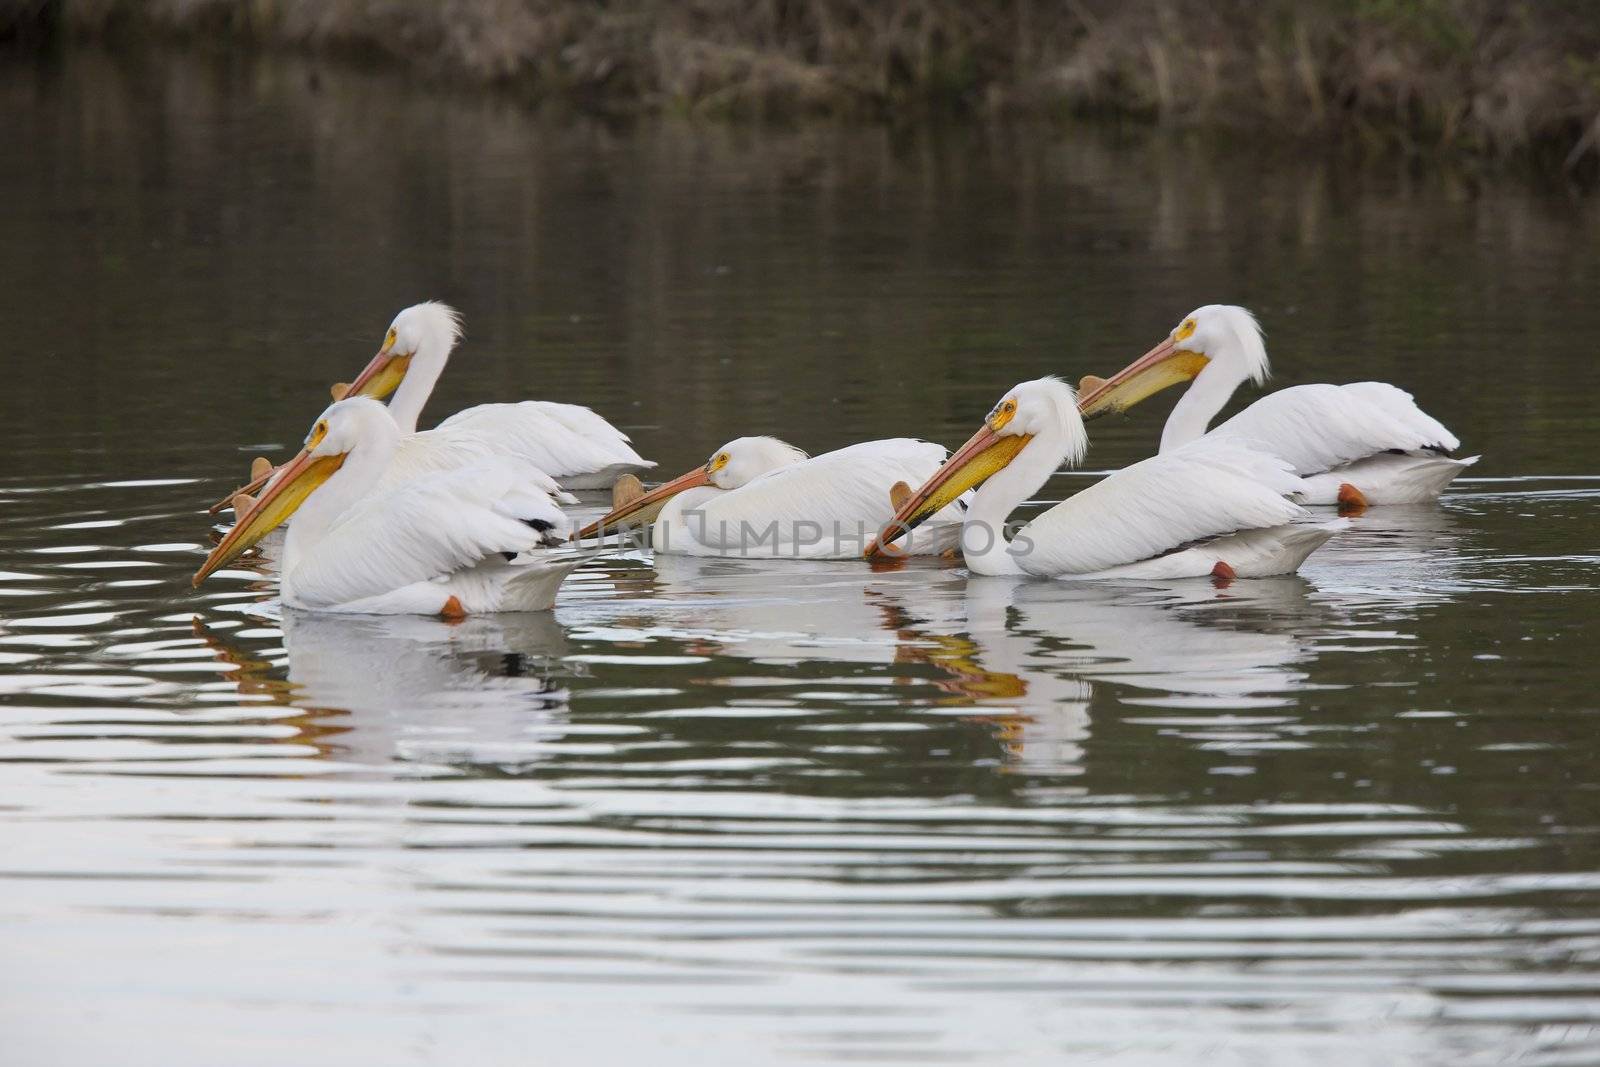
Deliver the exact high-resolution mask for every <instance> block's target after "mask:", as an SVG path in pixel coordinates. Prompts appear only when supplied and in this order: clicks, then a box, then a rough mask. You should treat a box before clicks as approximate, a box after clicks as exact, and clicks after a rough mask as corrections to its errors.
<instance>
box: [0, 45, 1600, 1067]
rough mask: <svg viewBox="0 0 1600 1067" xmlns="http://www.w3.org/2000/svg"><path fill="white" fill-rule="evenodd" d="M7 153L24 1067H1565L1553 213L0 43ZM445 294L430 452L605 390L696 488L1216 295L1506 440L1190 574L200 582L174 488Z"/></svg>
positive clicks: (1503, 186) (970, 392) (1574, 927)
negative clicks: (1416, 488)
mask: <svg viewBox="0 0 1600 1067" xmlns="http://www.w3.org/2000/svg"><path fill="white" fill-rule="evenodd" d="M0 138H3V140H4V143H6V144H8V145H11V146H12V149H11V150H10V151H7V152H4V153H0V291H3V292H4V294H5V296H4V299H3V303H0V308H3V310H0V322H3V323H4V328H5V333H6V339H7V345H6V352H5V357H4V361H5V367H6V372H7V384H6V388H5V389H4V390H3V391H0V461H3V465H0V597H3V600H0V927H3V932H0V938H3V944H4V949H3V950H0V954H3V958H4V965H3V966H0V1027H3V1030H4V1032H5V1034H6V1035H7V1037H6V1045H7V1053H6V1055H5V1056H4V1057H3V1058H4V1059H5V1061H6V1062H7V1063H13V1062H14V1063H18V1064H57V1063H60V1064H69V1063H70V1064H79V1063H104V1062H119V1063H128V1064H135V1063H136V1064H160V1065H162V1067H172V1065H174V1064H179V1065H188V1064H195V1065H200V1064H205V1065H213V1064H220V1063H226V1064H230V1065H232V1064H282V1063H288V1062H330V1063H331V1062H341V1063H362V1064H366V1063H371V1064H456V1063H468V1062H478V1063H512V1062H516V1063H523V1062H530V1061H544V1062H561V1063H579V1062H591V1063H650V1064H703V1063H707V1062H719V1063H724V1062H725V1063H766V1062H856V1061H869V1062H884V1063H919V1064H922V1063H943V1062H951V1063H985V1064H987V1063H1003V1064H1012V1063H1018V1064H1021V1063H1028V1064H1032V1063H1040V1064H1043V1063H1060V1062H1064V1061H1066V1060H1067V1059H1068V1058H1070V1059H1071V1060H1072V1061H1073V1062H1077V1061H1080V1060H1088V1059H1096V1060H1112V1061H1116V1062H1125V1063H1137V1064H1191V1063H1195V1062H1200V1061H1202V1060H1203V1061H1205V1062H1209V1063H1214V1064H1268V1063H1271V1064H1283V1063H1319V1064H1321V1063H1335V1062H1337V1063H1351V1064H1355V1063H1359V1064H1418V1063H1441V1064H1442V1063H1448V1064H1452V1065H1459V1064H1476V1063H1504V1062H1516V1063H1519V1064H1578V1063H1594V1062H1597V1061H1600V836H1597V835H1600V802H1597V801H1600V797H1597V793H1596V786H1597V780H1600V779H1597V775H1596V772H1595V767H1596V766H1597V765H1600V730H1597V725H1600V696H1597V684H1600V666H1597V660H1600V657H1597V656H1596V653H1595V646H1594V634H1593V631H1592V629H1591V626H1590V622H1591V620H1592V619H1593V618H1594V617H1595V615H1596V612H1597V611H1600V589H1597V582H1596V580H1595V573H1596V571H1595V564H1596V553H1597V548H1600V546H1597V543H1596V539H1595V531H1596V518H1597V516H1600V478H1596V477H1595V476H1594V474H1595V469H1596V468H1595V463H1594V458H1593V454H1594V444H1595V441H1596V432H1595V431H1596V426H1595V420H1594V416H1593V415H1592V398H1593V397H1594V396H1595V394H1596V389H1597V386H1600V367H1597V361H1596V360H1595V358H1594V346H1595V339H1596V338H1597V337H1600V302H1597V301H1596V300H1595V299H1594V294H1595V293H1596V292H1600V240H1597V238H1600V218H1597V209H1596V207H1595V205H1594V204H1592V203H1590V202H1587V201H1584V200H1580V199H1572V198H1569V197H1568V196H1566V195H1564V194H1562V193H1561V192H1559V191H1554V192H1544V191H1539V190H1534V189H1530V188H1528V187H1525V186H1519V185H1516V184H1514V183H1511V182H1506V181H1501V180H1478V179H1476V178H1473V177H1472V176H1470V175H1466V176H1463V175H1453V174H1443V175H1441V174H1437V173H1432V172H1429V173H1422V174H1419V173H1415V172H1413V171H1411V170H1409V169H1407V168H1406V166H1405V165H1404V164H1383V165H1377V166H1371V165H1369V166H1363V167H1352V166H1348V165H1341V164H1337V163H1333V162H1329V161H1325V160H1320V159H1308V158H1304V157H1303V155H1302V156H1286V155H1281V154H1269V155H1264V154H1262V153H1261V152H1259V151H1256V150H1249V149H1240V148H1230V147H1226V146H1224V147H1221V148H1217V147H1207V146H1205V145H1201V144H1191V143H1175V142H1171V141H1165V142H1153V143H1145V142H1143V141H1128V140H1123V139H1118V138H1116V137H1114V136H1112V135H1109V134H1107V133H1104V132H1100V133H1079V134H1076V135H1069V134H1063V133H1061V132H1059V131H1056V132H1049V131H1037V130H1014V129H989V128H983V127H973V128H962V129H953V130H947V131H942V132H941V131H935V132H931V133H919V134H914V135H909V134H908V135H904V136H901V135H897V134H894V133H890V132H885V131H881V130H840V129H831V128H821V129H818V128H808V129H805V130H801V131H790V132H785V131H751V130H740V129H728V128H723V127H705V128H702V127H699V126H696V125H694V124H692V123H688V122H676V121H668V122H662V123H659V124H645V125H638V126H607V125H603V124H598V123H594V122H587V121H571V120H559V119H541V118H539V117H536V116H530V115H529V114H527V113H525V112H521V111H518V110H516V109H514V108H510V107H507V106H505V105H504V104H503V103H497V102H493V101H484V100H481V99H477V98H454V97H451V96H449V95H448V94H439V93H434V92H430V91H429V90H427V89H425V88H422V87H419V86H415V85H411V84H408V83H407V82H405V81H403V80H399V79H396V78H391V77H389V76H387V75H386V74H384V73H383V72H372V73H369V74H352V73H350V72H347V71H342V70H340V69H337V68H333V69H323V68H319V67H316V66H314V65H306V64H301V63H296V62H286V63H270V64H267V63H263V64H259V65H233V66H229V65H219V64H217V63H213V62H210V61H206V60H201V59H195V58H192V57H189V58H186V57H182V56H173V55H165V54H157V55H150V56H137V57H132V58H125V59H117V60H113V59H109V58H106V57H104V56H100V55H95V54H83V55H69V56H67V57H64V58H63V59H60V60H58V61H52V62H51V63H49V64H46V65H32V64H28V63H22V62H18V61H16V60H14V59H12V60H8V61H7V62H6V63H5V64H4V65H0ZM426 297H439V298H442V299H446V300H449V301H451V302H453V303H455V304H457V305H458V306H459V307H460V308H461V309H462V311H463V312H464V314H465V316H466V322H467V328H468V341H467V343H466V344H465V345H464V346H463V348H462V349H461V351H460V352H459V354H458V355H457V357H456V360H455V362H454V363H453V364H452V367H451V369H450V371H449V373H448V374H447V375H446V377H445V379H444V381H443V383H442V386H441V388H440V391H439V393H438V394H437V395H436V398H435V401H434V403H433V406H432V408H431V413H432V414H433V415H434V416H442V415H443V414H446V413H448V412H450V411H453V410H455V409H456V408H458V407H460V406H462V405H465V404H468V403H473V402H477V401H481V400H488V399H509V398H515V397H530V396H537V397H548V398H552V399H562V400H571V401H578V402H582V403H587V404H591V405H593V406H594V407H596V408H597V409H599V410H600V411H602V412H604V413H606V414H607V415H609V416H611V417H612V418H613V419H614V420H615V421H617V422H618V423H619V424H621V425H623V426H624V427H626V428H627V429H628V430H629V431H630V432H631V433H632V434H633V436H634V438H635V440H636V441H637V443H638V444H639V446H640V448H641V449H642V450H643V451H644V452H645V453H646V454H648V455H650V456H652V457H654V458H656V459H659V460H660V461H662V464H663V469H664V470H665V471H668V472H672V473H675V472H676V471H678V470H681V469H684V468H685V467H687V466H688V465H689V464H691V463H695V462H699V461H701V460H702V459H703V458H704V457H705V456H706V455H707V454H708V453H709V452H710V451H711V450H712V449H713V448H714V447H715V446H716V445H718V444H720V443H721V442H722V441H723V440H725V439H727V438H730V437H733V436H736V435H739V434H745V433H753V432H773V433H777V434H779V435H781V436H783V437H785V438H788V439H789V440H791V441H793V442H794V443H796V444H799V445H801V446H802V447H805V448H808V449H811V450H813V451H820V450H824V449H827V448H831V447H836V446H838V445H841V444H845V443H848V442H851V441H855V440H861V439H865V438H867V437H878V436H890V435H900V434H914V435H920V436H926V437H929V438H932V439H935V440H939V441H941V442H944V443H946V444H955V443H958V442H959V441H960V440H962V439H963V438H965V436H966V435H967V434H968V433H969V432H970V431H971V429H972V428H973V427H974V426H975V425H976V420H977V419H978V418H979V417H981V415H982V414H983V412H985V411H986V410H987V409H988V407H989V406H990V405H991V404H992V403H993V402H994V401H995V400H996V399H997V398H998V397H999V395H1000V394H1001V393H1002V392H1003V391H1004V390H1005V389H1006V388H1007V387H1008V386H1009V385H1011V384H1012V383H1014V382H1016V381H1018V380H1019V379H1022V378H1026V377H1033V376H1036V375H1038V374H1041V373H1046V372H1060V373H1062V374H1065V375H1068V376H1069V377H1073V378H1075V377H1076V376H1077V375H1079V374H1082V373H1085V372H1090V371H1093V372H1097V373H1101V374H1104V373H1107V372H1108V371H1109V370H1111V369H1115V368H1116V367H1118V366H1120V365H1121V364H1122V363H1124V362H1126V361H1127V360H1128V359H1129V358H1131V357H1132V356H1134V355H1136V354H1138V353H1139V352H1141V351H1143V350H1144V349H1145V348H1146V347H1148V346H1149V345H1150V344H1151V343H1153V342H1154V341H1155V340H1157V339H1159V337H1161V336H1162V335H1163V334H1164V332H1165V331H1166V330H1167V329H1169V328H1170V327H1171V325H1172V324H1173V323H1174V322H1176V321H1177V319H1178V318H1179V317H1180V316H1181V315H1182V314H1183V313H1184V312H1185V311H1187V310H1188V309H1189V308H1191V307H1193V306H1195V305H1197V304H1200V303H1205V302H1211V301H1216V300H1227V301H1237V302H1243V303H1247V304H1249V305H1250V306H1252V307H1254V308H1256V309H1257V310H1258V311H1259V312H1260V313H1261V315H1262V317H1263V320H1264V322H1265V324H1266V326H1267V329H1268V331H1269V343H1270V346H1271V351H1272V354H1273V357H1274V361H1275V368H1276V372H1277V378H1276V381H1277V383H1278V384H1280V385H1287V384H1294V383H1298V382H1304V381H1321V380H1333V381H1347V380H1356V379H1361V378H1365V377H1375V378H1381V379H1384V380H1390V381H1395V382H1397V383H1400V384H1402V385H1404V386H1406V387H1408V388H1410V389H1412V390H1414V391H1415V392H1416V393H1417V394H1418V395H1419V397H1420V398H1421V399H1422V400H1423V401H1424V402H1425V404H1426V406H1427V407H1428V408H1429V409H1430V410H1431V411H1433V412H1434V413H1435V414H1437V415H1438V416H1439V417H1441V418H1442V419H1443V420H1444V421H1445V422H1446V423H1448V424H1449V425H1451V426H1452V427H1454V428H1455V429H1456V430H1457V431H1458V432H1459V433H1460V434H1461V436H1462V438H1463V439H1464V440H1465V441H1466V442H1467V444H1468V447H1469V448H1470V449H1471V450H1472V451H1475V452H1476V451H1481V452H1483V453H1484V454H1485V459H1484V460H1483V462H1482V463H1481V464H1480V465H1479V467H1477V468H1476V469H1475V470H1474V475H1475V476H1474V477H1473V478H1471V479H1467V480H1464V481H1463V482H1461V483H1459V484H1458V486H1457V487H1456V488H1455V490H1454V491H1452V492H1451V493H1450V494H1449V495H1448V496H1447V497H1446V498H1445V500H1444V501H1443V502H1442V504H1441V505H1440V506H1439V507H1437V508H1422V509H1396V510H1390V511H1385V512H1374V513H1372V514H1371V515H1369V516H1368V517H1366V518H1363V519H1361V520H1359V521H1358V522H1357V524H1356V525H1355V527H1354V529H1353V530H1351V531H1350V533H1348V534H1347V535H1345V536H1343V537H1341V538H1339V539H1338V540H1337V541H1336V542H1334V543H1333V544H1332V545H1330V546H1329V547H1328V548H1327V549H1326V550H1324V551H1322V552H1320V553H1319V554H1318V555H1316V556H1315V557H1314V558H1313V559H1312V561H1311V562H1310V564H1309V565H1308V566H1307V567H1306V568H1305V571H1304V573H1303V575H1301V576H1299V577H1296V578H1290V579H1283V580H1277V581H1261V582H1239V583H1235V584H1234V585H1233V586H1232V587H1231V588H1227V589H1217V588H1214V587H1213V585H1212V584H1211V583H1210V582H1206V581H1199V582H1184V583H1172V584H1168V585H1135V586H1120V587H1102V586H1096V587H1073V586H1070V585H1064V584H1051V583H1016V582H1011V581H1008V580H1001V579H968V578H967V577H966V576H965V572H964V571H962V570H960V569H959V568H953V567H948V566H945V567H939V566H914V567H910V568H907V569H903V570H897V571H893V570H892V571H881V572H873V571H870V570H868V569H867V568H866V567H865V566H863V565H856V564H850V563H837V564H806V565H795V566H787V567H775V566H771V565H765V566H763V565H756V564H753V563H745V562H696V561H686V560H678V559H670V560H669V559H663V560H661V561H658V562H657V564H656V565H655V566H652V565H651V561H650V560H649V559H648V557H646V556H643V555H638V554H636V555H632V556H628V557H625V558H620V559H616V560H613V561H610V562H608V563H606V564H605V565H602V566H597V567H594V568H593V569H590V570H585V571H583V572H581V573H580V574H579V575H578V576H576V577H575V578H574V579H573V580H572V581H571V582H569V584H568V585H567V586H566V587H565V589H564V592H563V596H562V599H561V602H560V604H559V606H558V608H557V610H556V611H555V613H554V615H553V616H541V617H526V618H522V617H508V618H503V619H489V618H481V619H472V620H469V621H468V622H466V623H465V624H463V625H459V626H448V625H445V624H443V623H440V622H437V621H433V620H424V619H401V620H359V619H323V618H314V617H305V616H296V615H292V614H291V615H288V616H284V615H282V614H281V613H280V612H278V611H277V609H276V606H275V604H274V603H273V602H272V601H271V598H270V589H269V588H268V587H266V586H264V585H261V584H260V583H251V582H247V581H245V580H243V578H242V577H240V576H235V577H233V578H231V579H223V580H219V581H216V582H213V583H211V584H209V585H207V587H206V588H205V589H204V590H202V591H200V592H195V591H192V590H191V589H190V588H189V585H188V581H187V578H188V575H189V574H190V573H191V572H192V571H193V569H194V568H195V566H196V565H197V564H198V562H199V560H200V558H201V556H202V554H203V552H204V551H205V549H206V547H207V544H208V537H209V533H210V525H209V522H208V520H207V519H206V517H205V516H204V515H203V513H202V512H201V510H200V509H201V507H202V506H203V505H204V504H205V503H206V502H207V501H208V500H210V499H211V498H212V497H214V496H216V495H217V494H219V493H220V492H221V491H223V490H224V489H226V488H227V487H228V486H229V485H231V484H233V483H234V482H235V481H236V480H237V476H238V475H239V474H240V473H242V470H243V468H244V466H245V464H246V463H247V461H248V459H249V457H250V456H251V455H253V454H255V453H256V452H258V451H266V452H268V453H270V454H272V455H279V456H281V455H284V454H286V450H287V449H288V448H289V447H290V446H291V444H292V443H293V442H297V441H298V439H299V437H300V436H301V435H302V434H303V433H304V432H305V429H306V427H307V426H308V425H309V423H310V421H311V420H312V418H313V417H314V416H315V414H316V412H317V410H319V408H320V407H321V404H322V398H323V397H324V396H325V393H324V390H325V388H326V386H327V384H328V383H329V382H330V381H333V380H336V379H348V378H349V376H350V375H351V374H353V373H354V371H355V370H356V369H357V368H358V367H359V366H360V365H361V363H362V362H364V360H365V359H366V357H367V356H369V355H370V354H371V352H372V350H373V349H374V348H375V347H376V345H377V343H378V341H379V340H380V338H381V336H382V333H383V329H384V327H385V325H386V324H387V322H388V320H389V318H390V317H391V316H392V314H393V313H394V312H395V311H396V310H397V309H398V308H400V307H401V306H404V305H405V304H408V303H411V302H414V301H415V300H418V299H422V298H426ZM1169 404H1170V401H1169V400H1166V399H1162V400H1158V401H1154V402H1152V403H1151V404H1149V405H1147V407H1146V409H1144V410H1141V411H1139V412H1137V413H1136V414H1135V416H1134V417H1132V418H1129V419H1126V420H1123V421H1120V422H1116V423H1111V424H1107V425H1105V426H1097V427H1096V430H1097V431H1098V432H1097V433H1096V437H1095V441H1096V447H1095V449H1094V451H1093V453H1092V455H1091V462H1092V463H1093V465H1094V466H1096V467H1097V468H1102V469H1104V468H1110V467H1115V466H1118V465H1121V464H1123V463H1126V462H1129V461H1131V460H1133V459H1135V458H1137V457H1139V456H1141V455H1143V454H1146V453H1147V452H1148V451H1149V450H1150V449H1151V448H1153V446H1154V443H1155V441H1156V438H1157V435H1158V432H1159V426H1160V419H1161V417H1162V416H1163V415H1164V413H1165V410H1166V409H1167V407H1168V406H1169ZM1082 484H1084V481H1083V479H1082V477H1079V476H1074V477H1068V476H1063V477H1060V478H1058V479H1056V480H1055V481H1054V482H1052V484H1051V485H1050V486H1049V487H1048V488H1047V491H1046V494H1045V495H1046V496H1049V497H1052V498H1054V497H1059V496H1062V495H1065V494H1067V493H1070V492H1072V491H1073V490H1074V489H1075V488H1076V487H1078V486H1081V485H1082Z"/></svg>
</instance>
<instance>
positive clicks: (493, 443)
mask: <svg viewBox="0 0 1600 1067" xmlns="http://www.w3.org/2000/svg"><path fill="white" fill-rule="evenodd" d="M460 338H461V324H460V317H459V316H458V315H457V314H456V312H455V311H454V309H452V308H450V307H447V306H446V305H444V304H440V303H437V302H433V301H429V302H426V303H422V304H416V305H413V306H412V307H409V308H406V309H405V310H404V311H402V312H400V314H399V315H396V316H395V319H394V322H393V324H392V325H391V326H390V328H389V334H388V335H387V336H386V337H385V342H384V349H383V350H380V351H379V353H378V355H377V356H375V357H374V358H373V362H372V364H369V365H368V367H367V369H366V370H364V371H363V372H362V374H361V376H360V377H358V378H357V379H356V381H355V382H354V383H352V385H351V391H352V392H353V393H360V392H361V391H362V390H363V389H364V388H366V387H367V385H368V383H369V382H373V381H383V380H384V377H385V373H386V372H385V368H386V367H388V366H389V365H390V364H391V363H392V362H394V361H397V360H403V361H405V367H406V369H405V370H404V371H403V374H404V376H403V377H402V378H400V380H399V385H398V387H396V388H395V392H394V396H393V398H392V399H391V400H390V401H389V412H390V414H391V415H392V416H393V417H394V421H395V425H397V426H399V427H400V431H401V432H402V433H414V432H416V428H417V420H418V419H419V418H420V417H421V415H422V409H423V407H424V406H425V405H426V404H427V402H428V398H429V397H430V396H432V395H433V387H434V385H435V384H436V383H437V382H438V380H439V375H440V374H442V373H443V372H444V368H445V364H446V363H447V362H449V359H450V354H451V352H452V351H454V349H455V346H456V343H457V342H458V341H459V340H460ZM422 436H423V438H424V442H426V443H418V444H417V445H416V446H415V447H417V448H430V447H434V445H433V443H432V442H433V441H435V440H438V441H441V442H450V443H455V444H459V443H464V442H465V443H472V444H477V445H482V446H485V447H490V448H493V449H495V450H496V451H498V452H499V453H500V454H502V455H506V456H511V457H514V458H516V459H519V460H522V461H524V462H526V463H529V464H532V465H533V466H535V467H537V468H539V469H540V470H542V471H544V472H545V473H546V474H548V475H549V476H550V477H552V478H554V479H555V480H556V481H557V482H559V483H561V484H562V485H564V486H566V487H567V488H569V489H605V488H609V487H610V486H611V484H612V483H613V482H615V481H616V480H617V477H618V476H619V475H621V474H623V473H627V472H630V471H643V470H648V469H650V468H651V467H654V466H655V464H654V463H651V462H649V461H648V460H646V459H644V458H643V457H642V456H640V455H639V453H638V452H636V451H634V448H633V445H632V443H631V442H630V441H629V439H628V435H627V434H625V433H623V432H622V431H621V430H619V429H617V428H616V427H615V426H613V425H611V423H609V422H607V421H606V420H605V419H603V418H601V417H600V416H599V415H597V414H595V413H594V412H593V411H592V410H590V409H589V408H586V407H580V406H578V405H576V404H558V403H553V402H550V401H533V400H528V401H522V402H520V403H502V404H479V405H477V406H476V407H470V408H466V409H464V410H462V411H459V412H457V413H456V414H454V415H452V416H450V417H449V418H448V419H445V420H444V421H443V422H441V423H440V424H439V426H438V427H437V428H436V429H435V430H433V431H430V432H429V433H427V434H424V435H422Z"/></svg>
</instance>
